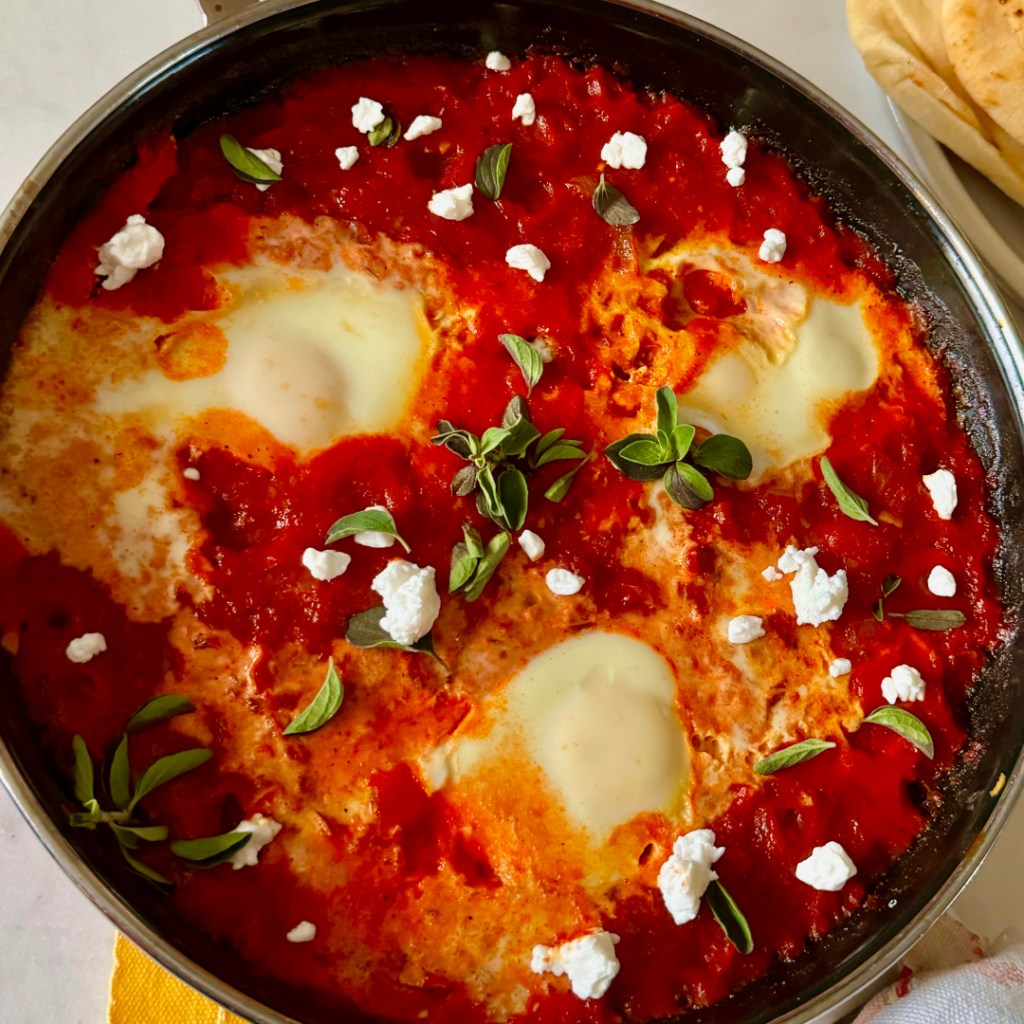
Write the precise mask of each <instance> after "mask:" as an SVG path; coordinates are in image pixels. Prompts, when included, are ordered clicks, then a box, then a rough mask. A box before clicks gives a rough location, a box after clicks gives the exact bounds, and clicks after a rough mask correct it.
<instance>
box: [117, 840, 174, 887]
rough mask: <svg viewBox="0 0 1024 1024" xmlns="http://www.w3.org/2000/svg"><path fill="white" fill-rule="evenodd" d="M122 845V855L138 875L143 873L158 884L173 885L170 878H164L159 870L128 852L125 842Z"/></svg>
mask: <svg viewBox="0 0 1024 1024" xmlns="http://www.w3.org/2000/svg"><path fill="white" fill-rule="evenodd" d="M119 845H120V847H121V855H122V856H123V857H124V859H125V860H126V861H127V862H128V866H129V867H130V868H131V869H132V871H134V872H135V873H136V874H137V875H142V877H143V878H148V879H149V880H150V881H151V882H156V883H157V884H158V885H173V884H174V883H173V882H172V881H171V880H170V879H169V878H164V876H163V875H161V874H160V872H159V871H154V870H153V868H151V867H149V866H148V865H147V864H143V863H142V861H141V860H137V859H136V858H135V857H133V856H132V855H131V854H130V853H129V852H128V847H127V846H125V845H124V843H120V844H119Z"/></svg>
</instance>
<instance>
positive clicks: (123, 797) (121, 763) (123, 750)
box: [109, 732, 132, 811]
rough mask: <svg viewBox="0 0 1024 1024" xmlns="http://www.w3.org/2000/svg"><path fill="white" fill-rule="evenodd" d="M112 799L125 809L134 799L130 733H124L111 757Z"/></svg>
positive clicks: (117, 805)
mask: <svg viewBox="0 0 1024 1024" xmlns="http://www.w3.org/2000/svg"><path fill="white" fill-rule="evenodd" d="M109 781H110V799H111V800H113V801H114V806H115V807H116V808H117V809H118V810H119V811H123V810H124V809H125V808H126V807H127V806H128V804H129V803H131V799H132V779H131V770H130V768H129V766H128V733H126V732H125V733H122V734H121V739H120V741H119V742H118V744H117V746H116V747H115V748H114V756H113V757H112V758H111V759H110V779H109Z"/></svg>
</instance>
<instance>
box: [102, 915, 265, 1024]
mask: <svg viewBox="0 0 1024 1024" xmlns="http://www.w3.org/2000/svg"><path fill="white" fill-rule="evenodd" d="M107 1020H108V1022H109V1024H245V1022H244V1021H243V1020H242V1018H241V1017H236V1016H235V1015H234V1014H233V1013H229V1012H228V1011H227V1010H225V1009H222V1008H221V1007H219V1006H217V1004H216V1003H212V1002H210V1000H209V999H207V998H206V996H201V995H200V994H199V993H198V992H196V990H195V989H192V988H189V987H188V985H186V984H185V983H184V982H183V981H179V980H178V979H177V978H175V977H174V975H173V974H170V973H169V972H168V971H165V970H164V969H163V968H162V967H161V966H160V965H159V964H158V963H157V962H156V961H155V960H151V959H150V958H149V957H148V956H146V954H145V953H143V952H142V951H141V950H139V949H136V948H135V946H133V945H132V944H131V943H130V942H129V941H128V940H127V939H126V938H125V937H124V936H123V935H121V934H118V936H117V940H116V941H115V943H114V973H113V976H112V977H111V979H110V1010H109V1013H108V1017H107Z"/></svg>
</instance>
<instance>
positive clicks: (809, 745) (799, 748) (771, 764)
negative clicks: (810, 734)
mask: <svg viewBox="0 0 1024 1024" xmlns="http://www.w3.org/2000/svg"><path fill="white" fill-rule="evenodd" d="M834 746H835V744H834V743H832V742H831V741H829V740H816V739H807V740H801V741H800V742H799V743H794V744H793V745H792V746H789V747H785V748H783V749H782V750H776V751H775V753H774V754H769V755H768V756H767V757H766V758H764V759H763V760H761V761H758V762H757V764H755V765H754V771H755V772H757V774H758V775H771V774H772V773H773V772H777V771H779V769H780V768H792V767H793V765H795V764H800V763H801V762H802V761H809V760H810V759H811V758H812V757H817V756H818V754H820V753H822V752H823V751H826V750H831V749H832V748H833V747H834Z"/></svg>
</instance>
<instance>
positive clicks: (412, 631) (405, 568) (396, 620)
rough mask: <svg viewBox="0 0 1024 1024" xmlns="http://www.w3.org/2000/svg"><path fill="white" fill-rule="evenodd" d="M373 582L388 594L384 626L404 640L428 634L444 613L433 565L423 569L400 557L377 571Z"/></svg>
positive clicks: (385, 600)
mask: <svg viewBox="0 0 1024 1024" xmlns="http://www.w3.org/2000/svg"><path fill="white" fill-rule="evenodd" d="M370 586H371V587H372V588H373V589H374V590H376V591H377V593H378V594H380V596H381V597H382V598H384V607H385V609H386V610H387V613H386V614H385V616H384V618H382V619H381V620H380V627H381V629H383V630H384V631H385V632H386V633H389V634H390V635H391V637H392V638H393V639H394V640H397V641H398V643H400V644H414V643H416V641H417V640H419V639H420V637H424V636H426V635H427V634H428V633H429V632H430V628H431V627H432V626H433V625H434V622H435V621H436V620H437V617H438V615H439V614H440V613H441V598H440V597H438V595H437V587H436V585H435V584H434V567H433V566H427V567H426V568H425V569H421V568H420V567H419V566H418V565H414V564H413V563H412V562H406V561H405V560H404V559H402V558H396V559H394V560H393V561H391V562H388V564H387V566H386V567H385V568H384V569H383V570H382V571H381V572H379V573H377V575H376V576H375V577H374V580H373V583H371V584H370Z"/></svg>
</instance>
